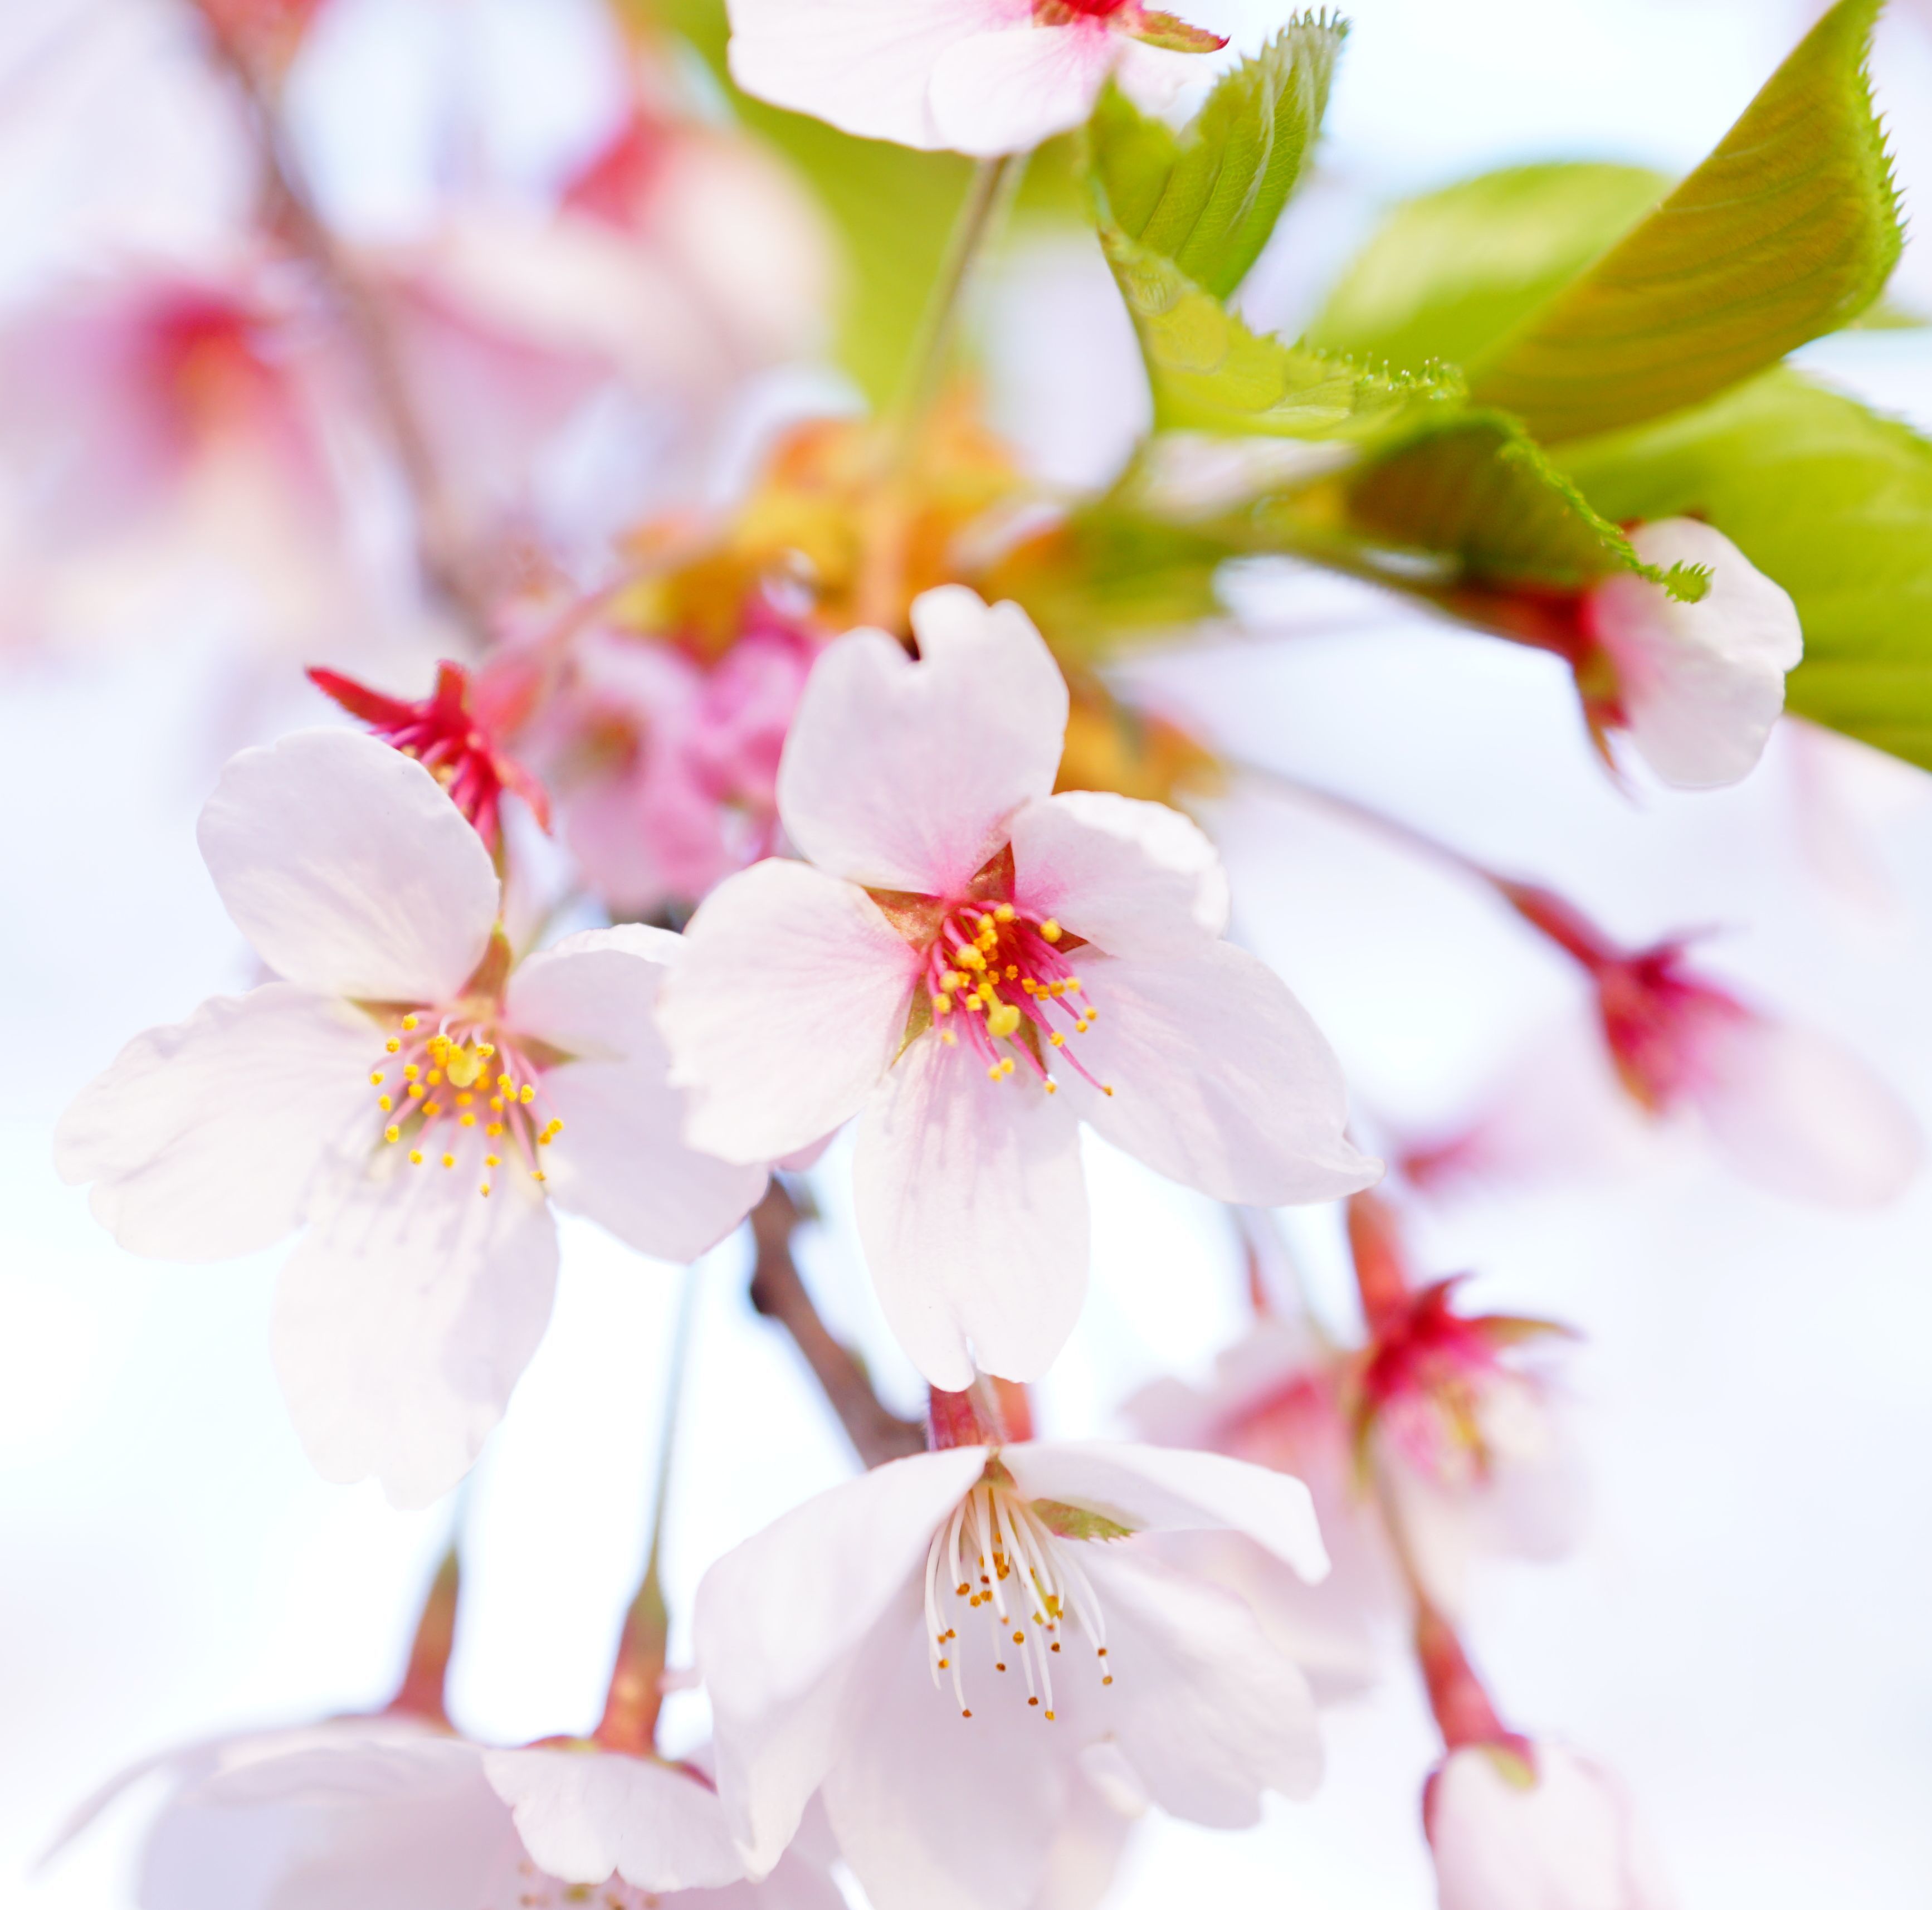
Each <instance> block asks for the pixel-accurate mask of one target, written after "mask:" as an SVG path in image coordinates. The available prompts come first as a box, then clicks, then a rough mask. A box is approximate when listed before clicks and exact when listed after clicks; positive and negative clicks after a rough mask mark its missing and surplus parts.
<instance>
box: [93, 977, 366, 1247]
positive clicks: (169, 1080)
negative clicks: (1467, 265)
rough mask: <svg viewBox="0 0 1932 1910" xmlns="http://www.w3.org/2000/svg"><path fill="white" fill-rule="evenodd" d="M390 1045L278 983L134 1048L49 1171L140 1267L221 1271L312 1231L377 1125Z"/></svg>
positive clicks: (353, 1014) (352, 1018) (213, 1005)
mask: <svg viewBox="0 0 1932 1910" xmlns="http://www.w3.org/2000/svg"><path fill="white" fill-rule="evenodd" d="M382 1057H383V1043H382V1038H381V1036H380V1034H379V1032H378V1031H377V1029H376V1027H375V1025H374V1023H372V1022H371V1021H370V1020H369V1019H368V1017H366V1016H365V1015H363V1014H359V1012H358V1011H356V1010H355V1009H353V1008H350V1007H348V1006H347V1005H346V1004H344V1003H342V1002H335V1001H332V1000H329V999H327V998H326V997H325V996H319V995H313V994H311V993H309V991H308V990H306V989H303V988H296V987H291V986H290V984H287V982H273V983H271V984H269V986H268V987H266V988H258V989H257V990H255V991H254V993H252V994H249V995H245V996H242V997H241V998H240V999H236V998H235V997H233V996H225V995H224V996H216V998H215V999H214V1000H213V1001H211V1002H203V1003H202V1005H201V1006H200V1007H199V1008H197V1009H196V1011H194V1013H193V1014H192V1015H191V1016H190V1017H189V1018H188V1019H187V1020H186V1021H184V1022H181V1023H177V1024H176V1025H175V1026H173V1027H172V1028H151V1029H148V1032H146V1033H145V1035H136V1037H135V1038H134V1039H133V1041H130V1042H129V1043H128V1044H127V1047H124V1048H123V1049H122V1050H121V1053H119V1055H118V1056H116V1057H115V1062H114V1065H113V1067H111V1068H109V1069H108V1070H107V1072H106V1073H105V1074H101V1075H98V1076H96V1077H95V1079H94V1080H92V1081H91V1082H90V1083H89V1084H88V1085H87V1086H86V1087H85V1088H83V1089H82V1090H81V1091H80V1094H79V1095H77V1096H76V1097H75V1098H74V1101H73V1102H72V1104H71V1105H70V1106H69V1107H68V1110H67V1112H66V1113H65V1114H63V1115H62V1116H61V1119H60V1125H59V1126H58V1128H56V1129H55V1134H54V1164H55V1167H56V1168H57V1169H58V1171H59V1173H60V1176H61V1178H62V1179H63V1180H65V1181H67V1182H70V1183H79V1182H85V1181H92V1182H94V1184H95V1185H94V1193H93V1197H92V1203H91V1204H92V1208H93V1210H94V1215H95V1218H96V1219H97V1220H98V1221H100V1222H101V1224H102V1225H103V1226H104V1227H107V1229H108V1230H110V1232H111V1233H113V1236H114V1237H115V1239H116V1240H118V1242H120V1243H121V1245H122V1246H124V1247H125V1248H127V1250H128V1251H130V1253H136V1254H149V1255H151V1256H152V1257H154V1258H156V1259H159V1260H223V1259H225V1258H226V1257H227V1256H229V1254H246V1253H251V1252H253V1251H255V1250H256V1249H257V1248H262V1247H267V1246H271V1245H273V1244H274V1243H275V1242H276V1241H278V1240H279V1239H281V1238H282V1236H284V1234H286V1233H288V1232H289V1231H290V1229H291V1228H293V1227H295V1226H296V1224H298V1223H299V1221H301V1219H302V1212H303V1203H304V1201H305V1198H306V1197H307V1195H308V1191H309V1188H310V1185H311V1182H314V1179H315V1178H316V1176H317V1172H318V1170H320V1168H321V1167H322V1165H323V1161H324V1158H325V1157H326V1155H327V1154H328V1152H329V1150H330V1149H332V1148H333V1147H335V1146H336V1145H337V1144H338V1143H341V1142H342V1141H343V1140H345V1139H346V1138H348V1137H352V1136H353V1133H354V1131H355V1127H356V1117H357V1116H359V1115H363V1116H367V1117H368V1140H369V1141H370V1142H371V1143H372V1144H374V1143H375V1142H376V1141H377V1140H378V1138H379V1137H380V1133H381V1129H380V1126H378V1125H377V1121H378V1120H379V1119H380V1117H379V1116H377V1110H376V1102H375V1096H376V1090H375V1089H374V1088H372V1087H371V1086H370V1084H369V1074H370V1071H371V1066H372V1065H373V1064H374V1063H375V1062H377V1061H380V1059H382Z"/></svg>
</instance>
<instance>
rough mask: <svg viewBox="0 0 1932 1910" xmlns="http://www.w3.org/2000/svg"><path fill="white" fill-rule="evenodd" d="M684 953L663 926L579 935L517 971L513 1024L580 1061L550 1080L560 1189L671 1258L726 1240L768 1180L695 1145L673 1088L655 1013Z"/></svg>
mask: <svg viewBox="0 0 1932 1910" xmlns="http://www.w3.org/2000/svg"><path fill="white" fill-rule="evenodd" d="M682 954H683V944H682V942H681V941H679V938H678V937H677V936H676V935H671V934H669V933H668V932H666V931H664V930H663V929H645V928H640V927H637V926H624V927H621V928H616V929H598V930H595V931H593V932H591V933H589V934H587V935H573V936H572V937H571V938H570V939H569V940H568V941H565V942H564V943H562V944H561V945H560V946H559V947H556V948H555V949H553V950H550V952H549V953H547V954H542V955H538V956H536V957H533V958H532V960H529V961H528V962H526V963H524V964H523V966H522V967H521V968H520V969H518V970H517V972H516V974H515V975H514V976H513V977H512V978H511V982H510V990H509V999H508V1014H509V1019H510V1021H511V1024H512V1026H514V1028H516V1029H517V1030H519V1031H520V1032H524V1033H527V1034H530V1035H536V1036H538V1037H539V1038H541V1039H542V1040H543V1041H547V1042H548V1043H549V1044H550V1045H551V1046H552V1047H556V1048H560V1049H562V1050H564V1052H565V1053H568V1054H570V1055H571V1056H576V1057H577V1059H574V1060H572V1061H570V1062H566V1063H565V1064H563V1065H562V1066H559V1067H556V1068H547V1069H546V1070H545V1071H544V1077H543V1092H544V1098H545V1100H546V1101H547V1102H548V1104H549V1105H550V1107H551V1109H552V1110H553V1111H554V1113H555V1114H556V1118H557V1119H559V1120H561V1121H562V1123H563V1132H562V1135H561V1136H560V1137H559V1139H558V1140H557V1142H556V1144H555V1145H554V1146H552V1147H551V1148H550V1150H549V1154H548V1158H547V1160H546V1161H545V1162H544V1168H545V1171H546V1172H547V1174H548V1175H549V1177H550V1179H549V1186H550V1193H551V1194H552V1196H553V1197H554V1199H555V1200H556V1202H557V1203H558V1205H559V1206H563V1207H568V1208H570V1209H572V1210H573V1211H574V1212H577V1213H581V1214H587V1215H589V1217H590V1218H591V1219H592V1220H594V1221H597V1222H598V1224H599V1225H601V1226H603V1227H608V1228H609V1229H610V1231H611V1232H612V1233H614V1234H615V1235H616V1236H617V1238H618V1239H619V1240H622V1241H623V1242H625V1244H626V1245H628V1246H631V1247H634V1248H637V1251H639V1252H640V1253H643V1254H654V1255H655V1256H656V1257H658V1259H660V1260H695V1259H696V1258H697V1257H698V1255H699V1254H702V1253H703V1252H705V1251H706V1250H707V1249H709V1248H712V1247H715V1245H717V1244H718V1242H719V1241H720V1240H721V1239H724V1236H726V1235H727V1234H728V1233H730V1231H731V1230H732V1229H733V1227H736V1225H737V1224H738V1223H739V1221H742V1219H743V1218H745V1215H746V1214H747V1213H748V1212H750V1211H751V1204H752V1203H753V1202H754V1201H755V1200H757V1197H758V1196H759V1195H760V1194H762V1193H763V1191H764V1186H765V1170H764V1169H763V1167H757V1166H753V1167H742V1166H736V1165H733V1164H732V1163H730V1162H728V1161H720V1160H719V1159H718V1158H717V1157H716V1156H715V1155H709V1154H700V1153H699V1152H697V1150H696V1149H694V1148H691V1147H689V1146H686V1145H685V1140H684V1137H683V1127H684V1122H685V1115H686V1112H687V1108H686V1103H687V1097H686V1095H685V1093H684V1092H683V1091H682V1089H677V1088H673V1086H671V1085H670V1050H669V1049H668V1048H667V1047H666V1046H665V1044H664V1037H663V1035H662V1034H661V1032H659V1031H658V1026H657V1022H656V1019H655V1010H656V1005H657V997H658V986H659V984H660V983H661V981H662V979H663V978H664V975H666V973H667V972H668V970H669V969H670V966H671V965H672V964H673V963H674V962H676V960H679V959H680V958H681V957H682Z"/></svg>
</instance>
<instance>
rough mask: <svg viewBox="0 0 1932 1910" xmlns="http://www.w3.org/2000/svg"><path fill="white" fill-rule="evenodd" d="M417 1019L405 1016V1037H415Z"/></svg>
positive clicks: (412, 1016)
mask: <svg viewBox="0 0 1932 1910" xmlns="http://www.w3.org/2000/svg"><path fill="white" fill-rule="evenodd" d="M403 1032H404V1034H405V1035H413V1034H414V1033H415V1032H416V1017H415V1016H414V1015H405V1016H404V1017H403Z"/></svg>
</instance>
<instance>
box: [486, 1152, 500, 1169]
mask: <svg viewBox="0 0 1932 1910" xmlns="http://www.w3.org/2000/svg"><path fill="white" fill-rule="evenodd" d="M483 1164H484V1167H501V1166H502V1161H499V1159H498V1158H496V1155H493V1154H486V1155H484V1157H483Z"/></svg>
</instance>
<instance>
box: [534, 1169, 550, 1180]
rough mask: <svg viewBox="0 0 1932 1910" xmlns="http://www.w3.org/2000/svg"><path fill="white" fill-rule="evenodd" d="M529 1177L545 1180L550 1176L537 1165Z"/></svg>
mask: <svg viewBox="0 0 1932 1910" xmlns="http://www.w3.org/2000/svg"><path fill="white" fill-rule="evenodd" d="M530 1179H532V1180H533V1181H547V1180H548V1179H550V1176H549V1175H547V1173H544V1170H542V1169H541V1167H538V1168H537V1169H535V1170H534V1171H533V1172H532V1174H531V1176H530Z"/></svg>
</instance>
